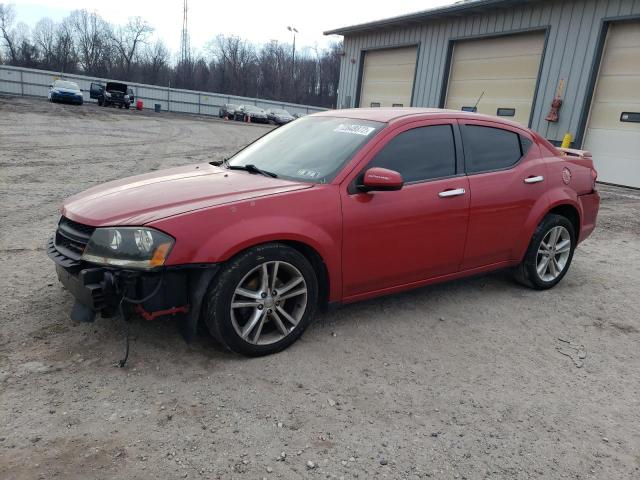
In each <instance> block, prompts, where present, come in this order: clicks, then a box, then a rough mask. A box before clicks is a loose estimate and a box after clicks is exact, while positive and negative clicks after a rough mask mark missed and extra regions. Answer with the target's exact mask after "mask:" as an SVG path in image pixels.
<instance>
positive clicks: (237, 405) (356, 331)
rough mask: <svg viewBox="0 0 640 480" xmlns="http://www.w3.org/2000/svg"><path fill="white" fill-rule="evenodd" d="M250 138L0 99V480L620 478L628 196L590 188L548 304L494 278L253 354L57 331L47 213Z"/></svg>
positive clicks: (399, 302)
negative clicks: (584, 234)
mask: <svg viewBox="0 0 640 480" xmlns="http://www.w3.org/2000/svg"><path fill="white" fill-rule="evenodd" d="M265 131H266V130H265V127H260V126H255V125H243V124H236V123H229V122H221V121H218V120H217V119H208V118H201V117H200V118H199V117H190V116H182V115H173V114H167V113H163V114H153V113H140V112H135V111H124V110H117V109H100V108H97V107H95V106H94V105H85V106H83V107H73V106H63V105H52V104H49V103H47V102H44V101H40V100H33V99H20V98H18V99H16V98H8V97H0V193H1V204H2V209H1V210H0V218H1V221H2V229H1V232H0V265H1V266H0V268H1V275H0V292H1V295H2V303H1V305H0V327H1V328H0V478H3V479H13V478H16V479H34V478H61V479H87V478H95V479H101V478H130V479H137V478H142V479H144V478H163V479H164V478H205V479H206V478H255V479H260V478H268V479H275V478H300V477H309V478H342V477H344V478H356V477H357V478H366V479H368V478H394V479H395V478H436V479H455V478H459V479H462V478H467V479H484V478H491V479H528V478H541V479H542V478H544V479H551V478H553V479H556V478H574V479H589V478H593V479H622V478H640V429H639V428H638V427H639V425H640V356H639V351H640V350H639V348H638V345H639V341H640V300H639V295H638V294H639V288H640V192H638V191H633V190H626V189H622V188H614V187H606V186H602V187H601V188H600V190H601V193H602V197H603V198H602V208H601V214H600V218H599V226H598V228H597V230H596V232H595V233H594V235H593V236H592V237H591V238H590V239H589V240H587V241H586V242H585V243H584V244H582V245H581V246H580V248H579V249H578V251H577V253H576V256H575V258H574V261H573V265H572V267H571V271H570V272H569V274H568V275H567V277H566V278H565V279H564V280H563V282H562V283H561V284H560V285H559V286H558V287H557V288H555V289H553V290H551V291H546V292H535V291H531V290H528V289H525V288H522V287H520V286H518V285H516V284H514V283H513V282H512V281H511V280H510V278H509V276H508V275H507V274H506V273H495V274H491V275H485V276H480V277H475V278H471V279H466V280H462V281H456V282H452V283H447V284H442V285H437V286H433V287H430V288H424V289H419V290H415V291H412V292H408V293H404V294H400V295H395V296H390V297H385V298H381V299H376V300H372V301H367V302H364V303H360V304H355V305H350V306H346V307H343V308H341V309H338V310H336V311H333V312H331V313H327V314H324V315H322V316H321V317H320V318H319V319H318V321H317V322H316V323H315V324H314V325H312V326H311V328H310V329H309V330H308V331H307V333H306V334H305V335H304V336H303V337H302V339H301V340H300V341H298V342H297V343H296V344H295V345H293V347H291V348H290V349H288V350H287V351H285V352H283V353H281V354H278V355H275V356H271V357H267V358H259V359H247V358H241V357H238V356H235V355H232V354H229V353H227V352H223V351H221V350H220V349H218V348H217V347H216V346H215V345H214V344H213V342H212V341H211V340H210V338H209V337H208V336H206V335H204V334H203V335H201V336H200V337H199V338H197V339H196V341H195V342H194V343H192V344H190V345H187V344H185V343H184V341H183V340H182V338H181V337H180V335H179V334H178V333H177V327H176V325H175V324H174V323H172V322H170V321H166V322H162V321H158V322H150V323H135V324H134V325H133V326H132V353H131V357H130V360H129V364H128V367H127V368H125V369H118V368H115V367H114V363H115V361H116V360H117V359H118V358H119V357H120V356H121V352H122V329H121V325H120V323H118V321H117V320H98V321H96V323H94V324H74V323H73V322H71V320H69V318H68V313H69V310H70V308H71V305H72V301H71V297H70V296H69V295H68V294H67V293H65V291H64V290H63V289H62V288H61V287H60V285H59V284H58V282H57V280H56V277H55V274H54V268H53V264H52V263H51V261H49V259H48V258H47V257H46V254H45V251H44V244H45V242H46V239H47V238H48V236H49V235H50V234H51V233H52V232H53V230H54V228H55V225H56V222H57V215H58V212H57V209H58V206H59V205H60V203H61V201H62V200H63V198H65V197H67V196H68V195H71V194H72V193H75V192H77V191H80V190H83V189H85V188H87V187H89V186H91V185H94V184H96V183H100V182H103V181H106V180H111V179H115V178H119V177H124V176H127V175H130V174H136V173H141V172H146V171H149V170H153V169H158V168H163V167H168V166H173V165H181V164H186V163H194V162H200V161H209V160H212V159H219V158H221V157H222V156H224V155H226V154H228V153H230V152H232V151H234V150H235V149H237V148H238V147H240V146H241V145H243V144H245V143H247V142H248V141H250V140H252V139H253V138H255V137H257V136H259V135H261V134H263V133H264V132H265Z"/></svg>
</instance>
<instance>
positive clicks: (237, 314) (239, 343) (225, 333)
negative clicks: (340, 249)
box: [203, 243, 318, 357]
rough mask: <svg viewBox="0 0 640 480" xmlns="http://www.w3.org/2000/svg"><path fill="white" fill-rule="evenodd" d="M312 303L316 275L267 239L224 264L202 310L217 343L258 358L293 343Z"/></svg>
mask: <svg viewBox="0 0 640 480" xmlns="http://www.w3.org/2000/svg"><path fill="white" fill-rule="evenodd" d="M317 304H318V279H317V277H316V273H315V271H314V269H313V267H312V266H311V264H310V263H309V261H308V260H307V259H306V257H305V256H304V255H302V254H301V253H300V252H298V251H297V250H295V249H293V248H291V247H288V246H286V245H284V244H281V243H269V244H265V245H260V246H257V247H254V248H251V249H249V250H247V251H246V252H243V253H241V254H239V255H237V256H236V257H234V258H233V259H231V260H230V261H229V262H227V264H225V265H224V267H223V269H222V271H221V272H220V274H219V275H218V276H217V278H216V279H215V280H214V283H213V284H212V285H211V286H210V287H209V291H208V292H207V294H206V303H205V310H204V312H203V314H204V320H205V322H206V325H207V327H208V328H209V331H210V332H211V335H213V337H214V338H215V339H216V340H218V342H220V343H221V344H222V345H224V346H225V347H227V348H228V349H229V350H232V351H234V352H237V353H241V354H243V355H248V356H253V357H257V356H262V355H270V354H272V353H277V352H279V351H281V350H284V349H285V348H287V347H288V346H289V345H291V344H292V343H293V342H295V341H296V340H297V339H298V338H299V337H300V335H302V333H303V332H304V330H305V329H306V328H307V326H308V325H309V324H310V323H311V321H312V320H313V317H314V316H315V313H316V309H317Z"/></svg>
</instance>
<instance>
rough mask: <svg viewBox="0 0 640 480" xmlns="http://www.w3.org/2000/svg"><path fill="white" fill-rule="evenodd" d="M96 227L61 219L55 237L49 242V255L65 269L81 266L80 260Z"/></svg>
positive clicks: (64, 218)
mask: <svg viewBox="0 0 640 480" xmlns="http://www.w3.org/2000/svg"><path fill="white" fill-rule="evenodd" d="M94 230H95V227H90V226H88V225H83V224H81V223H77V222H74V221H73V220H69V219H68V218H66V217H61V218H60V222H59V223H58V229H57V230H56V234H55V237H53V238H52V239H51V240H50V241H49V245H48V246H47V253H48V254H49V256H50V257H51V258H53V260H54V261H56V262H57V263H59V264H61V265H62V266H64V267H75V266H78V265H80V259H81V257H82V253H83V252H84V249H85V247H86V246H87V243H89V238H91V235H92V234H93V231H94Z"/></svg>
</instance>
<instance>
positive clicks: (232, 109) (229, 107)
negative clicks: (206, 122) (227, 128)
mask: <svg viewBox="0 0 640 480" xmlns="http://www.w3.org/2000/svg"><path fill="white" fill-rule="evenodd" d="M239 108H240V107H239V106H238V105H236V104H234V103H225V104H224V105H222V106H221V107H220V110H218V117H220V118H225V117H226V118H233V119H235V115H236V110H239Z"/></svg>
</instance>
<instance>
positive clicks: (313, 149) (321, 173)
mask: <svg viewBox="0 0 640 480" xmlns="http://www.w3.org/2000/svg"><path fill="white" fill-rule="evenodd" d="M384 126H385V124H384V123H381V122H372V121H367V120H356V119H352V118H336V117H305V118H302V119H300V120H296V121H295V122H291V123H288V124H286V125H284V126H282V127H280V128H277V129H276V130H273V131H271V132H270V133H268V134H267V135H265V136H263V137H261V138H259V139H258V140H256V141H255V142H254V143H252V144H251V145H249V146H248V147H246V148H245V149H244V150H241V151H240V152H238V153H237V154H236V155H234V156H233V158H231V159H230V160H229V165H234V166H242V165H255V166H256V167H258V168H259V169H261V170H266V171H269V172H273V173H275V174H277V175H278V176H279V177H284V178H289V179H294V180H302V181H305V182H313V183H328V182H330V181H331V180H333V178H334V177H335V176H336V175H337V173H338V172H339V171H340V169H341V168H342V166H343V165H344V164H345V163H346V162H347V161H348V160H349V159H351V157H352V156H353V155H354V154H355V153H356V152H357V151H358V150H359V149H360V147H362V146H363V145H364V144H365V143H366V142H367V141H369V140H370V139H371V138H372V137H373V136H374V135H375V134H376V133H377V132H378V131H379V130H381V129H382V128H383V127H384Z"/></svg>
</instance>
